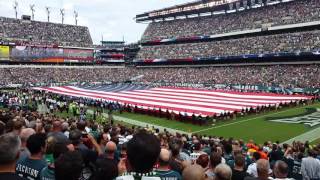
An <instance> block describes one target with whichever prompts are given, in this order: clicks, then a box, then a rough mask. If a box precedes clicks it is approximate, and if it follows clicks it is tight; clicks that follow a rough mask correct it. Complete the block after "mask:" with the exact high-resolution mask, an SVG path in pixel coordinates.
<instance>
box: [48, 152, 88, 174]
mask: <svg viewBox="0 0 320 180" xmlns="http://www.w3.org/2000/svg"><path fill="white" fill-rule="evenodd" d="M54 164H55V179H56V180H79V178H80V177H81V173H82V168H83V160H82V156H81V153H79V152H78V151H68V152H66V153H63V154H62V155H60V157H59V158H58V159H57V160H55V162H54Z"/></svg>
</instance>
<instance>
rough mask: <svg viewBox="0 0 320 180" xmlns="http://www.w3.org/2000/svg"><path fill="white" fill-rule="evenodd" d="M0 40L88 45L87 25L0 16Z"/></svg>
mask: <svg viewBox="0 0 320 180" xmlns="http://www.w3.org/2000/svg"><path fill="white" fill-rule="evenodd" d="M0 40H3V41H10V42H17V43H21V44H32V45H49V46H52V45H61V46H74V47H90V46H92V39H91V35H90V32H89V29H88V27H84V26H74V25H67V24H57V23H48V22H39V21H27V20H21V19H13V18H6V17H0Z"/></svg>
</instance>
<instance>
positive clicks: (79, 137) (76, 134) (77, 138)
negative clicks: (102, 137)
mask: <svg viewBox="0 0 320 180" xmlns="http://www.w3.org/2000/svg"><path fill="white" fill-rule="evenodd" d="M69 139H70V140H71V142H72V144H73V145H74V147H75V150H76V151H78V152H80V154H81V155H82V159H83V162H84V166H85V168H83V173H82V176H83V177H82V178H84V179H89V178H90V177H91V176H92V173H93V171H94V163H95V162H96V160H97V158H98V156H100V155H102V151H101V148H100V146H99V144H98V143H97V142H96V140H95V139H94V137H92V136H91V135H90V134H83V133H82V132H81V131H80V130H73V131H71V132H70V134H69ZM84 139H86V140H89V141H90V143H91V144H93V147H94V150H92V149H90V148H88V147H87V146H86V145H84V144H83V141H84Z"/></svg>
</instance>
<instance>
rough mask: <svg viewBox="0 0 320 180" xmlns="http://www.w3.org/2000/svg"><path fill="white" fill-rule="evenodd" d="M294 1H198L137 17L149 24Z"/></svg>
mask: <svg viewBox="0 0 320 180" xmlns="http://www.w3.org/2000/svg"><path fill="white" fill-rule="evenodd" d="M287 1H292V0H197V1H193V2H189V3H185V4H180V5H175V6H171V7H168V8H164V9H159V10H154V11H150V12H145V13H142V14H138V15H136V17H135V19H136V22H138V23H139V22H149V21H154V20H164V19H166V18H176V17H179V16H189V15H200V14H202V13H211V14H212V13H213V12H221V11H228V10H238V9H239V8H247V7H250V6H253V5H259V4H260V5H263V4H269V3H270V4H272V3H275V2H276V3H280V2H287Z"/></svg>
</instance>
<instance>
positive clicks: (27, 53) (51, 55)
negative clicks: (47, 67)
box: [10, 46, 63, 63]
mask: <svg viewBox="0 0 320 180" xmlns="http://www.w3.org/2000/svg"><path fill="white" fill-rule="evenodd" d="M10 60H12V61H23V62H51V63H58V62H63V49H60V48H52V47H32V46H15V47H12V49H11V53H10Z"/></svg>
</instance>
